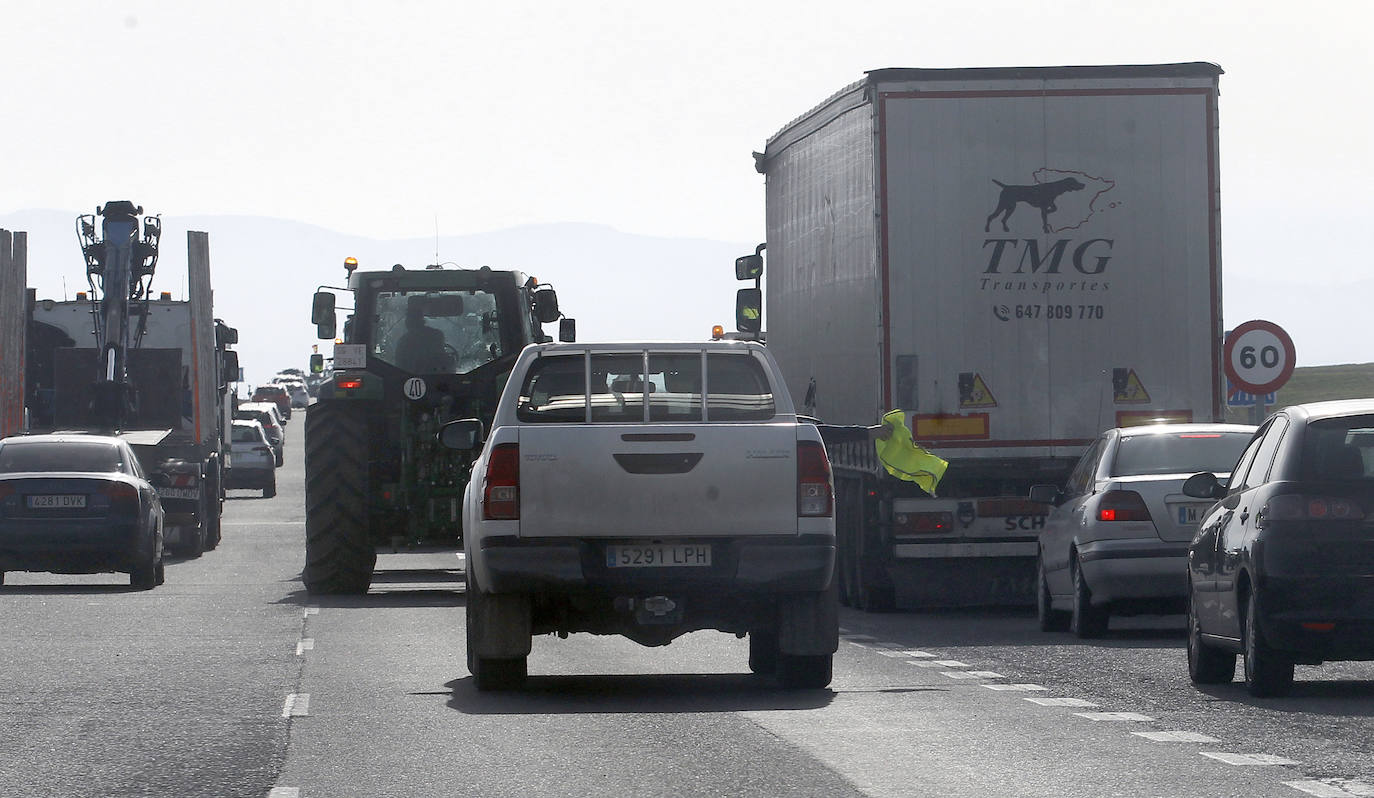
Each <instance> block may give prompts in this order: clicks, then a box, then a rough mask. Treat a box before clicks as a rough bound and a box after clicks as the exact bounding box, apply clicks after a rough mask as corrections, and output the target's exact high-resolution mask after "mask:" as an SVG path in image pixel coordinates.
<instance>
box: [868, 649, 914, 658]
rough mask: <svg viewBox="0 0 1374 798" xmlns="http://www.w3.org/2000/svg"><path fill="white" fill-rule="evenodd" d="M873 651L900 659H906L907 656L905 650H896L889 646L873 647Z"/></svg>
mask: <svg viewBox="0 0 1374 798" xmlns="http://www.w3.org/2000/svg"><path fill="white" fill-rule="evenodd" d="M873 651H874V652H875V653H878V654H882V655H883V656H884V657H900V658H902V659H906V657H907V653H906V652H905V651H897V650H895V649H891V648H875V649H873Z"/></svg>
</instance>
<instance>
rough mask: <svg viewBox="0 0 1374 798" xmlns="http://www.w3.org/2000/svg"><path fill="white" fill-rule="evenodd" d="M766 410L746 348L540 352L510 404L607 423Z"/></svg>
mask: <svg viewBox="0 0 1374 798" xmlns="http://www.w3.org/2000/svg"><path fill="white" fill-rule="evenodd" d="M703 354H704V355H705V357H704V360H705V367H706V368H705V372H706V380H705V388H706V390H705V395H704V396H703V391H702V387H703V381H702V361H703ZM588 374H590V375H591V382H590V389H589V386H588V382H587V375H588ZM646 397H647V399H648V406H647V407H646V406H645V398H646ZM703 400H704V401H703ZM589 407H590V413H589V412H588V408H589ZM703 409H704V413H703ZM774 413H775V410H774V406H773V393H772V389H771V388H770V387H769V385H768V378H767V376H766V375H765V374H764V371H763V367H762V366H761V365H760V364H759V363H758V362H757V361H756V360H754V358H753V357H752V356H750V355H748V354H746V353H740V354H736V353H728V352H709V353H701V352H649V353H647V354H644V353H634V354H631V353H626V354H618V353H616V354H612V353H593V354H591V355H590V356H584V355H552V356H549V357H544V358H541V359H540V360H539V361H537V362H536V363H535V364H534V365H533V366H532V367H531V368H530V371H529V373H528V374H527V375H526V377H525V383H524V385H523V386H522V387H521V390H520V405H519V407H518V408H517V410H516V416H517V417H518V418H519V419H520V420H521V421H525V422H534V423H575V422H585V421H588V420H590V421H591V422H592V423H614V424H624V423H633V422H644V421H650V422H669V423H671V422H675V421H678V422H692V421H764V420H768V419H771V418H772V417H773V415H774ZM589 416H590V418H589Z"/></svg>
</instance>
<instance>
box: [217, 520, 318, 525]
mask: <svg viewBox="0 0 1374 798" xmlns="http://www.w3.org/2000/svg"><path fill="white" fill-rule="evenodd" d="M219 525H220V526H305V522H304V521H220V522H219Z"/></svg>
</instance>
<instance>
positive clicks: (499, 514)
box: [482, 443, 520, 521]
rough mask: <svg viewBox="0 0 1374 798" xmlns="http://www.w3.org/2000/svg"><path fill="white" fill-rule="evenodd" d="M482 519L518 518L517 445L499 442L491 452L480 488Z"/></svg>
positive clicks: (518, 474)
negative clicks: (483, 481) (485, 474)
mask: <svg viewBox="0 0 1374 798" xmlns="http://www.w3.org/2000/svg"><path fill="white" fill-rule="evenodd" d="M482 517H483V518H485V519H487V520H489V521H512V520H516V519H518V518H519V517H520V444H518V443H503V444H500V445H499V446H497V447H496V448H494V449H492V450H491V459H490V460H488V461H487V476H486V480H485V483H484V485H483V487H482Z"/></svg>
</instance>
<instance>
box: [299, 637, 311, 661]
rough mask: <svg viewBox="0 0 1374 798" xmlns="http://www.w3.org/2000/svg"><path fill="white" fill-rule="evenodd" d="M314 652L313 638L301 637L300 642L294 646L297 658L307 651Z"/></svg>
mask: <svg viewBox="0 0 1374 798" xmlns="http://www.w3.org/2000/svg"><path fill="white" fill-rule="evenodd" d="M314 650H315V638H313V637H302V638H301V640H300V642H299V643H297V644H296V656H298V657H299V656H301V655H302V654H304V653H305V652H307V651H314Z"/></svg>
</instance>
